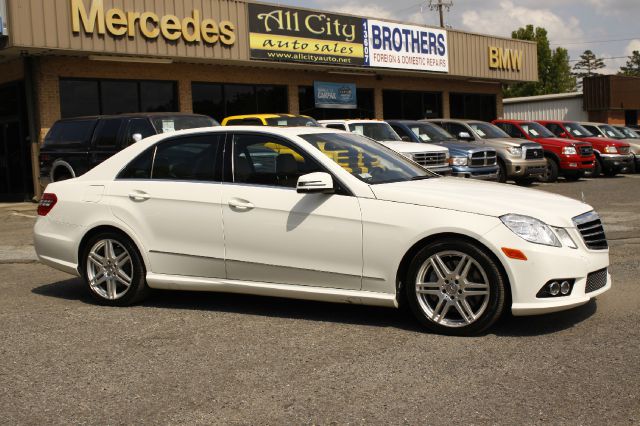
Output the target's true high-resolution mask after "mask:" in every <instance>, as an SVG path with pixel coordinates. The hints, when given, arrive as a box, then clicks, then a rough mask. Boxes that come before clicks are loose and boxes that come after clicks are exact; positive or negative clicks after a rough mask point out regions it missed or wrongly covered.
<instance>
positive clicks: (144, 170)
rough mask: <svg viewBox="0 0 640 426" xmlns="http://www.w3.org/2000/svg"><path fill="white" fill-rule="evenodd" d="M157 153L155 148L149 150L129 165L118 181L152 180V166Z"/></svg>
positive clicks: (119, 175) (123, 170) (120, 174)
mask: <svg viewBox="0 0 640 426" xmlns="http://www.w3.org/2000/svg"><path fill="white" fill-rule="evenodd" d="M155 153H156V147H155V146H152V147H151V148H149V149H147V150H146V151H144V152H143V153H142V154H140V155H138V156H137V157H136V158H134V159H133V161H131V162H130V163H129V164H127V166H126V167H125V168H124V169H122V171H121V172H120V173H119V174H118V177H117V178H116V179H151V166H152V165H153V157H154V156H155Z"/></svg>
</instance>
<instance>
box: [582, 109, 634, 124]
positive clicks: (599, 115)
mask: <svg viewBox="0 0 640 426" xmlns="http://www.w3.org/2000/svg"><path fill="white" fill-rule="evenodd" d="M589 121H597V122H599V123H609V124H618V125H622V126H624V125H625V124H626V122H625V115H624V111H619V110H615V111H611V110H610V111H589Z"/></svg>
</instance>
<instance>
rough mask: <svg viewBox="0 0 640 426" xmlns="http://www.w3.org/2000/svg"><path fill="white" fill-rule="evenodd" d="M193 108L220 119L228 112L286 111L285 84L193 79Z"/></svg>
mask: <svg viewBox="0 0 640 426" xmlns="http://www.w3.org/2000/svg"><path fill="white" fill-rule="evenodd" d="M191 90H192V98H193V112H194V113H196V114H204V115H207V116H209V117H212V118H214V119H216V120H217V121H222V120H223V119H224V118H225V117H229V116H231V115H245V114H266V113H286V112H287V111H288V110H289V107H288V105H289V102H288V99H287V98H288V92H287V87H286V86H274V85H266V84H265V85H262V84H261V85H252V84H219V83H193V85H192V86H191Z"/></svg>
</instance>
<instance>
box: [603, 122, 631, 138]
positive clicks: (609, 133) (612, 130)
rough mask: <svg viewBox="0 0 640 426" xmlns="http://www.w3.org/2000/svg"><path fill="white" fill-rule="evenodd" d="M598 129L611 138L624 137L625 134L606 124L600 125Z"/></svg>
mask: <svg viewBox="0 0 640 426" xmlns="http://www.w3.org/2000/svg"><path fill="white" fill-rule="evenodd" d="M600 130H602V132H603V133H604V134H605V136H606V137H608V138H611V139H624V138H625V136H624V135H623V134H622V133H621V132H619V131H618V130H616V129H615V128H613V127H611V126H609V125H608V124H604V125H602V126H600Z"/></svg>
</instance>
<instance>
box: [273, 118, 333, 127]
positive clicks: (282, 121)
mask: <svg viewBox="0 0 640 426" xmlns="http://www.w3.org/2000/svg"><path fill="white" fill-rule="evenodd" d="M267 126H278V127H320V125H319V124H318V122H317V121H316V120H314V119H313V118H311V117H276V118H267Z"/></svg>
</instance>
